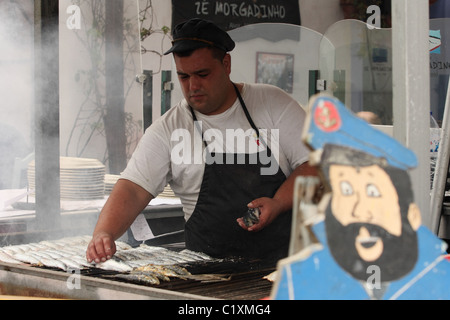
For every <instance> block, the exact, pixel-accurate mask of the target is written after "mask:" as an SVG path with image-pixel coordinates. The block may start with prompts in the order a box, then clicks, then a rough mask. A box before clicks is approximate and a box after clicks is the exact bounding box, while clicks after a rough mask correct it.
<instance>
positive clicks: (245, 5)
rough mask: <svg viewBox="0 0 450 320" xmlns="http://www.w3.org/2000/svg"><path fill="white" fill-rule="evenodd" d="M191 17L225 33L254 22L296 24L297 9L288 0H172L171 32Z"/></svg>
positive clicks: (295, 3) (298, 23)
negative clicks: (212, 23) (210, 24)
mask: <svg viewBox="0 0 450 320" xmlns="http://www.w3.org/2000/svg"><path fill="white" fill-rule="evenodd" d="M191 18H201V19H205V20H210V21H213V22H214V23H216V24H217V25H218V26H219V27H221V28H222V29H223V30H225V31H229V30H232V29H236V28H239V27H242V26H245V25H248V24H255V23H269V22H271V23H288V24H294V25H300V7H299V3H298V1H292V0H227V1H225V0H222V1H214V0H203V1H199V0H172V30H173V28H174V27H175V26H176V25H177V24H178V23H180V22H183V21H186V20H189V19H191Z"/></svg>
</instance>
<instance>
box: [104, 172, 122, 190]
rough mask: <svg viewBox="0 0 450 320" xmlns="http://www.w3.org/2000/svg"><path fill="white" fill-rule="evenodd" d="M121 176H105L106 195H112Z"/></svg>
mask: <svg viewBox="0 0 450 320" xmlns="http://www.w3.org/2000/svg"><path fill="white" fill-rule="evenodd" d="M119 177H120V175H118V174H105V194H110V193H111V191H112V189H113V187H114V185H115V184H116V182H117V180H119Z"/></svg>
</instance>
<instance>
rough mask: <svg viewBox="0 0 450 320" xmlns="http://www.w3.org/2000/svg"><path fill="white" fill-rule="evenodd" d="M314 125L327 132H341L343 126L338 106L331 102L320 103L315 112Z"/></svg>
mask: <svg viewBox="0 0 450 320" xmlns="http://www.w3.org/2000/svg"><path fill="white" fill-rule="evenodd" d="M314 123H315V124H316V126H317V127H318V128H319V129H320V130H322V131H325V132H333V131H337V130H339V128H340V127H341V124H342V120H341V117H340V116H339V112H338V111H337V108H336V106H335V105H334V104H333V103H332V102H331V101H323V100H322V101H320V102H319V105H318V106H317V108H316V110H315V112H314Z"/></svg>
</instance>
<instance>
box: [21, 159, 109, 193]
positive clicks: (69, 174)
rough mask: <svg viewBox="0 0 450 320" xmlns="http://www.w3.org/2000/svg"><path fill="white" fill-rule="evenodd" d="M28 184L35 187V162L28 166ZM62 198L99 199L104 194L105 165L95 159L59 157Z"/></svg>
mask: <svg viewBox="0 0 450 320" xmlns="http://www.w3.org/2000/svg"><path fill="white" fill-rule="evenodd" d="M28 185H29V188H30V189H31V190H34V189H35V162H34V161H32V162H31V163H30V164H29V166H28ZM60 190H61V191H60V192H61V199H62V200H92V199H101V198H103V197H104V194H105V165H104V164H102V163H101V162H100V161H98V160H96V159H87V158H72V157H61V158H60Z"/></svg>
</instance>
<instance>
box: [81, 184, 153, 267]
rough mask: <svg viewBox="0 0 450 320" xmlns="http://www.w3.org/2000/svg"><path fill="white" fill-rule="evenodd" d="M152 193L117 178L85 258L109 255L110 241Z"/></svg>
mask: <svg viewBox="0 0 450 320" xmlns="http://www.w3.org/2000/svg"><path fill="white" fill-rule="evenodd" d="M151 199H153V196H152V195H151V194H150V193H148V192H147V191H146V190H145V189H143V188H142V187H140V186H138V185H137V184H135V183H133V182H131V181H128V180H124V179H119V180H118V181H117V183H116V184H115V186H114V188H113V190H112V192H111V194H110V196H109V198H108V200H107V201H106V203H105V206H104V207H103V209H102V211H101V213H100V216H99V218H98V221H97V225H96V226H95V229H94V233H93V236H92V240H91V242H90V243H89V245H88V248H87V251H86V258H87V260H88V261H89V262H92V261H95V262H97V263H99V262H101V261H106V260H107V259H110V258H111V257H112V256H113V255H114V253H115V252H116V246H115V243H114V241H115V240H117V239H118V238H119V237H120V236H121V235H122V234H124V233H125V231H127V229H128V228H129V227H130V225H131V224H132V223H133V221H134V220H135V219H136V217H137V216H138V215H139V213H141V212H142V210H144V208H145V207H146V206H147V204H148V203H149V202H150V200H151Z"/></svg>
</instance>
